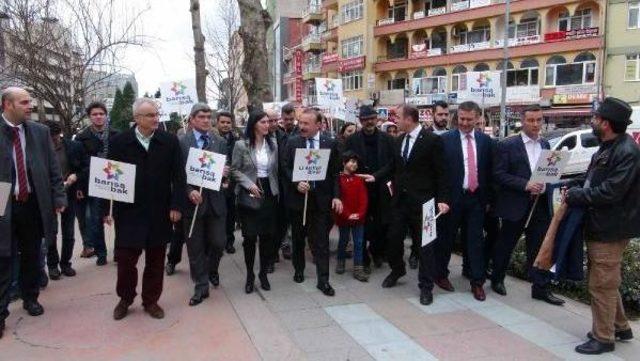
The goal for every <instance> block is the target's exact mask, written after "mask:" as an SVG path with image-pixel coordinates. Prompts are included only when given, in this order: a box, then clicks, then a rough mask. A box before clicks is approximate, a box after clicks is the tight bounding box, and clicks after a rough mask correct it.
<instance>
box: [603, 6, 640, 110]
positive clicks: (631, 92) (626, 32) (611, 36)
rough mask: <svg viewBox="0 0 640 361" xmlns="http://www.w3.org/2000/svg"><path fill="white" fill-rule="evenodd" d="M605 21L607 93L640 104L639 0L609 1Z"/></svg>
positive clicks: (636, 104) (605, 80) (605, 78)
mask: <svg viewBox="0 0 640 361" xmlns="http://www.w3.org/2000/svg"><path fill="white" fill-rule="evenodd" d="M606 22H607V35H606V59H607V61H606V64H605V77H604V84H605V86H604V91H605V94H606V95H611V96H614V97H617V98H621V99H624V100H625V101H627V102H629V103H630V104H631V105H633V106H640V0H609V1H608V7H607V20H606Z"/></svg>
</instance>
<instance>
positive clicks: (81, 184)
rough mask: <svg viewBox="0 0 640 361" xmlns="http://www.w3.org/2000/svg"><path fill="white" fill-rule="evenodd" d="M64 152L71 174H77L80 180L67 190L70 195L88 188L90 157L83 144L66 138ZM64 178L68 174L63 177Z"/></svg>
mask: <svg viewBox="0 0 640 361" xmlns="http://www.w3.org/2000/svg"><path fill="white" fill-rule="evenodd" d="M62 141H63V143H64V150H65V154H66V155H67V163H68V164H69V172H70V173H69V174H75V175H76V177H78V180H77V181H76V183H75V184H73V185H72V186H71V187H68V188H67V193H68V194H73V193H75V191H76V190H84V189H86V188H87V178H88V177H89V157H88V156H87V153H86V152H85V150H84V147H83V146H82V143H80V142H77V141H75V140H71V139H67V138H64V139H63V140H62ZM62 176H63V177H65V176H66V174H63V175H62Z"/></svg>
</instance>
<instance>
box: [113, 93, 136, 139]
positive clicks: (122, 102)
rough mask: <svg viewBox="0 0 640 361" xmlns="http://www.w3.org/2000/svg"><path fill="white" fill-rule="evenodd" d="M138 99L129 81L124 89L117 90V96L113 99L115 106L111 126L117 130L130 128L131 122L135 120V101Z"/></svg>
mask: <svg viewBox="0 0 640 361" xmlns="http://www.w3.org/2000/svg"><path fill="white" fill-rule="evenodd" d="M135 100H136V94H135V92H134V91H133V86H131V83H129V82H127V84H125V86H124V88H123V89H122V91H121V90H120V89H118V90H116V96H115V98H114V100H113V108H112V109H111V127H112V128H113V129H117V130H125V129H128V128H129V124H130V123H131V122H133V109H132V108H131V107H132V106H133V102H135Z"/></svg>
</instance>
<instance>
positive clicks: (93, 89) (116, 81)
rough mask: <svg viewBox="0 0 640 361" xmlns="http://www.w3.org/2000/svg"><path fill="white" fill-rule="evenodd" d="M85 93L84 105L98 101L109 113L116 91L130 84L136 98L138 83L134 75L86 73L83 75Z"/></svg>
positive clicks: (100, 72) (99, 72)
mask: <svg viewBox="0 0 640 361" xmlns="http://www.w3.org/2000/svg"><path fill="white" fill-rule="evenodd" d="M85 83H86V84H87V86H86V87H87V93H86V94H85V97H84V103H85V105H89V103H91V102H93V101H100V102H103V103H105V104H106V105H107V108H108V110H109V111H111V107H113V101H114V99H115V96H116V90H118V89H120V90H121V91H122V89H124V86H125V85H126V84H127V83H131V87H132V88H133V92H134V94H135V97H136V98H137V97H138V81H137V80H136V76H135V75H134V74H123V73H107V72H103V71H88V72H87V73H86V74H85Z"/></svg>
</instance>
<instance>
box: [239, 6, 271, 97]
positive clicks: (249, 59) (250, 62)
mask: <svg viewBox="0 0 640 361" xmlns="http://www.w3.org/2000/svg"><path fill="white" fill-rule="evenodd" d="M238 7H239V8H240V29H239V31H238V32H239V34H240V37H241V38H242V43H243V47H244V61H243V63H242V70H243V71H242V80H243V82H244V86H245V88H246V90H247V96H248V97H249V105H250V106H251V107H253V108H257V109H262V102H270V101H273V94H272V93H271V85H270V79H269V60H268V59H269V53H268V52H267V31H268V30H269V27H270V26H271V16H269V13H268V12H267V11H266V10H265V9H263V8H262V4H261V3H260V0H238Z"/></svg>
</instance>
